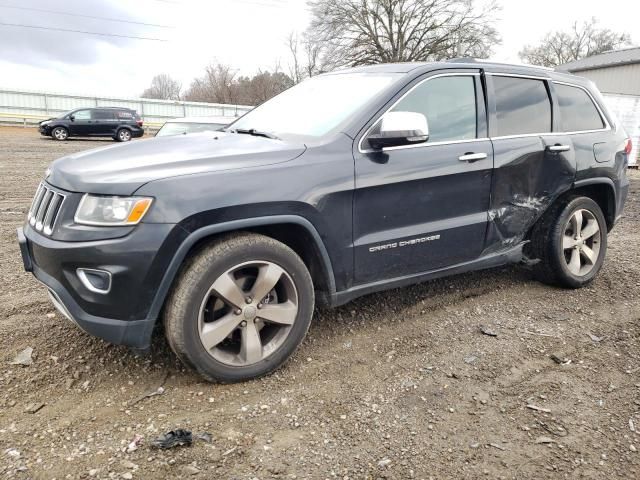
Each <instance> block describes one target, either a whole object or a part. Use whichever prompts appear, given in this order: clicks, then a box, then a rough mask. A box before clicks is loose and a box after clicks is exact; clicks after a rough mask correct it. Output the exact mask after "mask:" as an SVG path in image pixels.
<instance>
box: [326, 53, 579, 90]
mask: <svg viewBox="0 0 640 480" xmlns="http://www.w3.org/2000/svg"><path fill="white" fill-rule="evenodd" d="M454 68H473V69H483V70H487V71H489V72H493V73H507V74H513V75H523V76H535V77H543V78H550V79H552V80H559V81H562V80H564V81H571V82H572V83H579V84H589V83H590V82H589V81H588V80H586V79H585V78H583V77H579V76H577V75H572V74H569V73H566V72H558V71H555V70H553V69H552V68H547V67H540V66H537V65H526V64H516V63H501V62H496V61H491V60H478V59H475V58H453V59H451V60H445V61H440V62H405V63H380V64H376V65H366V66H361V67H353V68H347V69H342V70H337V71H335V72H330V73H327V74H326V75H332V74H343V73H401V74H411V75H412V76H416V75H420V74H422V73H426V72H429V71H432V70H442V69H454Z"/></svg>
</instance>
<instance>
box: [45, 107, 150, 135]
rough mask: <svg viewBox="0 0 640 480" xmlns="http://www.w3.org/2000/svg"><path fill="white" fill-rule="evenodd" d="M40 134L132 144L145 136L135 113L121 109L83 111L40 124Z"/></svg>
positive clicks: (68, 113)
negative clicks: (97, 138) (132, 141)
mask: <svg viewBox="0 0 640 480" xmlns="http://www.w3.org/2000/svg"><path fill="white" fill-rule="evenodd" d="M39 130H40V134H42V135H44V136H47V137H52V138H53V139H55V140H66V139H67V138H69V137H111V138H113V139H114V140H117V141H118V142H128V141H129V140H131V139H132V138H138V137H141V136H142V135H144V130H143V128H142V120H141V119H140V116H139V115H138V114H137V113H136V111H135V110H131V109H129V108H121V107H99V108H80V109H77V110H72V111H70V112H67V113H63V114H62V115H60V116H59V117H56V118H50V119H49V120H45V121H43V122H40V125H39Z"/></svg>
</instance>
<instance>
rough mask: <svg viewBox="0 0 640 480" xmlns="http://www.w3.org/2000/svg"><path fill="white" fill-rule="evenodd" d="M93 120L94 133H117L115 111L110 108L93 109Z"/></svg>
mask: <svg viewBox="0 0 640 480" xmlns="http://www.w3.org/2000/svg"><path fill="white" fill-rule="evenodd" d="M91 122H92V129H91V130H92V131H91V133H92V134H93V135H100V136H113V135H115V124H116V117H115V112H114V111H113V110H110V109H100V108H96V109H95V110H92V111H91Z"/></svg>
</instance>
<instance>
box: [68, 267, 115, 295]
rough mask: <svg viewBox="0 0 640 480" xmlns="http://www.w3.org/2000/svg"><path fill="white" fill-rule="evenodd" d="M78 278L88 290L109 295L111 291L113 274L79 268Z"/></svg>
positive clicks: (77, 271)
mask: <svg viewBox="0 0 640 480" xmlns="http://www.w3.org/2000/svg"><path fill="white" fill-rule="evenodd" d="M76 273H77V274H78V278H79V279H80V281H81V282H82V284H83V285H84V286H85V287H86V289H87V290H89V291H90V292H94V293H102V294H107V293H109V290H111V272H107V271H105V270H95V269H92V268H78V269H77V270H76Z"/></svg>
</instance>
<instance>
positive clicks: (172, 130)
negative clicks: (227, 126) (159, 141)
mask: <svg viewBox="0 0 640 480" xmlns="http://www.w3.org/2000/svg"><path fill="white" fill-rule="evenodd" d="M222 127H224V124H223V123H186V122H167V123H165V124H164V125H163V126H162V128H161V129H160V130H158V133H156V137H165V136H167V135H181V134H186V133H197V132H213V131H216V130H219V129H220V128H222Z"/></svg>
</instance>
